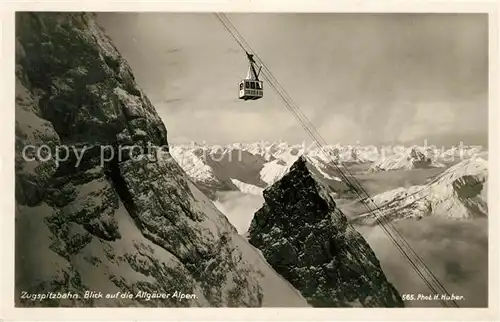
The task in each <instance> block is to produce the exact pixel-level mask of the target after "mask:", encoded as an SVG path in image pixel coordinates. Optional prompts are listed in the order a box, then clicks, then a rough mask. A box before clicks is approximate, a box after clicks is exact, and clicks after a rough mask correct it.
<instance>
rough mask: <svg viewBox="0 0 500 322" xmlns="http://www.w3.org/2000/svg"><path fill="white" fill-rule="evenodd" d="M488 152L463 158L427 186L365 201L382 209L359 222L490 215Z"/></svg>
mask: <svg viewBox="0 0 500 322" xmlns="http://www.w3.org/2000/svg"><path fill="white" fill-rule="evenodd" d="M487 186H488V153H487V152H483V153H479V154H477V155H475V156H474V157H472V158H470V159H466V160H463V161H461V162H459V163H458V164H455V165H453V166H451V167H450V168H448V169H446V170H445V171H444V172H442V173H440V174H439V175H437V176H435V177H434V178H432V179H431V180H429V182H427V183H426V184H424V185H416V186H411V187H407V188H402V187H401V188H397V189H394V190H390V191H386V192H384V193H381V194H378V195H376V196H373V197H372V198H371V200H372V201H373V202H372V201H370V200H364V201H365V202H367V203H368V204H369V205H370V207H371V209H373V208H374V207H375V206H374V204H375V205H377V206H378V207H379V211H376V212H374V213H367V214H363V215H360V216H359V217H357V218H356V220H355V222H357V223H362V224H376V223H377V218H378V219H379V220H381V221H385V220H388V221H392V220H398V219H405V218H417V219H418V218H422V217H424V216H429V215H434V216H442V217H446V218H452V219H469V218H474V217H485V216H487V215H488V195H487V192H488V189H487Z"/></svg>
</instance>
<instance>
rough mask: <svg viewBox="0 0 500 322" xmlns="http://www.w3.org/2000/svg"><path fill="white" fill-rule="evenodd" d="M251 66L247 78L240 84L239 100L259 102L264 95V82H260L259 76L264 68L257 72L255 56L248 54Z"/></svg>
mask: <svg viewBox="0 0 500 322" xmlns="http://www.w3.org/2000/svg"><path fill="white" fill-rule="evenodd" d="M246 54H247V58H248V62H249V64H250V66H249V67H248V73H247V77H246V78H245V79H244V80H242V81H241V82H240V93H239V99H242V100H245V101H247V100H258V99H260V98H262V96H263V94H264V88H263V84H264V82H263V81H261V80H259V74H260V70H261V68H262V67H260V68H259V71H258V72H257V71H256V70H255V60H254V59H253V55H252V54H249V53H246Z"/></svg>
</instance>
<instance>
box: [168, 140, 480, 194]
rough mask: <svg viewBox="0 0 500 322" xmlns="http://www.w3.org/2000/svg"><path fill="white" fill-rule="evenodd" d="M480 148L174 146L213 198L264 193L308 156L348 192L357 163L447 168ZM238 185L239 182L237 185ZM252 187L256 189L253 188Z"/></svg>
mask: <svg viewBox="0 0 500 322" xmlns="http://www.w3.org/2000/svg"><path fill="white" fill-rule="evenodd" d="M481 149H482V148H481V147H476V146H473V147H461V148H456V147H452V148H449V149H437V148H436V147H425V146H424V147H418V146H411V147H402V146H393V147H383V148H379V149H377V148H376V147H374V146H344V145H340V144H337V145H330V146H325V147H323V148H321V149H320V148H318V147H317V146H306V145H305V144H302V145H299V144H288V143H286V142H255V143H250V144H243V143H234V144H228V145H226V146H210V145H201V144H191V145H189V144H186V145H177V146H172V147H171V153H172V156H173V157H174V158H175V160H176V161H177V162H178V163H179V164H180V165H181V167H182V168H183V169H184V170H185V171H186V172H187V173H188V175H189V176H190V177H191V179H192V180H193V181H194V182H195V183H197V184H198V185H199V186H200V187H201V189H202V190H203V191H204V192H205V193H206V194H207V195H209V196H212V197H213V196H214V191H220V190H241V189H240V187H243V186H242V185H241V184H246V185H245V188H243V189H245V190H248V189H250V190H251V191H253V192H257V193H258V191H261V189H262V188H265V187H267V186H269V185H271V184H273V183H274V182H276V181H277V180H279V179H280V178H281V177H283V175H285V174H286V173H287V172H288V171H289V169H290V167H291V165H292V164H293V163H294V162H295V161H296V160H297V159H298V157H299V156H301V155H304V156H305V157H306V158H307V160H308V161H309V163H310V164H312V165H314V166H315V167H316V169H317V171H319V172H320V173H321V174H322V175H323V176H324V177H325V178H326V179H328V180H330V181H331V182H332V184H333V185H337V186H339V189H340V190H344V189H347V190H349V189H348V188H347V186H346V184H345V180H344V178H343V176H344V175H347V174H346V171H342V173H341V172H339V171H338V169H337V167H340V169H343V168H344V167H348V166H350V165H353V164H366V165H367V166H369V171H370V172H375V171H391V170H412V169H420V168H432V167H443V168H444V167H446V166H447V165H449V164H451V163H453V162H454V161H458V160H462V159H468V158H470V157H472V156H474V155H476V154H477V153H480V152H481ZM234 180H237V182H239V184H235V181H234ZM247 185H252V186H254V187H253V188H250V187H249V186H247Z"/></svg>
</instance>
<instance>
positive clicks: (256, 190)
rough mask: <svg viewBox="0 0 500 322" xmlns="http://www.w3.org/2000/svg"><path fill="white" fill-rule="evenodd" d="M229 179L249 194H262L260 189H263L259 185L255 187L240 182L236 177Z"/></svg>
mask: <svg viewBox="0 0 500 322" xmlns="http://www.w3.org/2000/svg"><path fill="white" fill-rule="evenodd" d="M231 181H232V182H233V183H234V185H235V186H236V187H238V189H240V191H241V192H243V193H249V194H251V195H257V196H260V195H261V194H262V191H264V189H263V188H261V187H257V186H254V185H251V184H248V183H244V182H241V181H239V180H236V179H231Z"/></svg>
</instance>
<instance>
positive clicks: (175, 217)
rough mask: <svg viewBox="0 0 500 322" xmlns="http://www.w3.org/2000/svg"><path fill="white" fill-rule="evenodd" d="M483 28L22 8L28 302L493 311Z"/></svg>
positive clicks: (21, 230) (355, 15)
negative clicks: (470, 309)
mask: <svg viewBox="0 0 500 322" xmlns="http://www.w3.org/2000/svg"><path fill="white" fill-rule="evenodd" d="M490 22H491V21H490V19H489V15H488V13H481V12H471V13H453V12H428V13H426V12H387V13H384V12H372V13H370V12H231V11H226V12H222V11H221V12H160V11H158V12H140V11H137V12H132V11H120V12H119V11H116V12H112V11H107V12H98V11H95V12H90V11H79V12H77V11H75V12H70V11H67V12H66V11H60V12H57V11H51V12H48V11H47V12H42V11H18V12H16V13H15V38H14V37H13V41H14V42H15V45H13V46H14V47H15V48H14V50H15V57H14V59H15V160H14V158H12V159H13V163H12V164H13V166H14V168H15V169H14V172H13V177H14V176H15V179H14V180H15V187H12V188H11V190H12V191H13V192H12V194H13V197H14V198H15V214H13V215H14V217H15V218H14V220H15V223H14V225H15V227H13V229H14V236H13V238H14V239H15V242H14V256H15V261H14V263H13V264H14V281H13V282H12V284H13V285H14V290H13V293H14V295H13V299H14V306H15V307H16V308H37V307H38V308H41V307H43V308H61V307H62V308H82V307H86V308H138V307H144V308H192V307H205V308H207V307H212V308H265V307H267V308H308V309H315V308H366V309H369V308H388V309H398V308H404V309H411V308H488V307H489V304H488V303H491V302H490V297H489V294H490V293H489V292H490V287H493V286H491V285H489V274H490V268H489V265H488V263H489V249H490V247H493V246H492V245H491V244H490V243H489V233H488V231H489V220H488V215H489V211H488V210H489V203H488V201H489V200H488V190H489V189H488V183H489V175H488V174H489V164H490V163H489V147H490V145H492V144H496V143H495V142H496V141H495V139H494V138H491V137H489V130H490V126H491V125H490V124H491V123H490V121H489V120H490V118H491V115H490V104H491V101H490V99H489V95H490V89H489V88H490V87H489V85H490V79H489V75H490V74H489V69H490V67H491V66H490V64H491V62H490V55H489V48H490V47H489V46H490V44H491V43H490V41H489V36H490V34H489V23H490ZM12 70H14V69H12ZM4 74H5V75H4V76H5V77H9V73H8V72H6V73H4ZM12 101H14V99H12ZM13 104H14V103H13ZM495 108H497V106H496V107H495ZM13 147H14V145H13ZM495 164H496V163H495V162H493V166H494V165H495ZM490 189H491V188H490ZM490 198H493V199H495V198H497V197H495V195H494V194H493V195H491V191H490ZM495 201H496V200H493V201H492V202H495ZM3 215H4V216H9V214H7V213H5V214H3ZM496 247H498V246H496ZM365 312H366V313H365V314H367V315H370V314H371V313H370V311H365ZM389 313H390V310H389ZM246 314H248V313H246ZM250 314H251V313H250Z"/></svg>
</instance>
